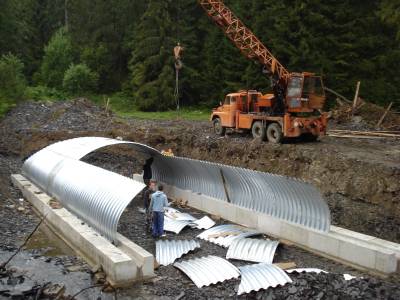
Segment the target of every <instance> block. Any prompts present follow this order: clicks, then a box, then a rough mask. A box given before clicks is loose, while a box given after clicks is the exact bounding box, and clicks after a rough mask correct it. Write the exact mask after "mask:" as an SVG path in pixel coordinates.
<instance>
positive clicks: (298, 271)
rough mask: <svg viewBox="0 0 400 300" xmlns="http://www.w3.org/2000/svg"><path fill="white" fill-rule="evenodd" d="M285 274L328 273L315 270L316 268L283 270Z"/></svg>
mask: <svg viewBox="0 0 400 300" xmlns="http://www.w3.org/2000/svg"><path fill="white" fill-rule="evenodd" d="M285 271H286V273H317V274H319V273H328V272H326V271H324V270H321V269H317V268H297V269H288V270H285Z"/></svg>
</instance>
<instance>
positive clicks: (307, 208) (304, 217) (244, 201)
mask: <svg viewBox="0 0 400 300" xmlns="http://www.w3.org/2000/svg"><path fill="white" fill-rule="evenodd" d="M155 163H156V164H155V166H156V168H155V172H154V174H155V176H156V178H157V179H158V180H160V181H163V182H165V183H168V184H170V185H174V186H177V187H179V188H181V189H184V190H192V191H193V192H197V193H202V194H205V195H207V196H210V197H214V198H217V199H220V200H223V201H226V195H225V191H224V187H223V184H222V178H221V170H222V172H223V175H224V177H225V182H226V187H227V190H228V194H229V197H230V200H231V203H232V204H235V205H238V206H241V207H245V208H248V209H251V210H254V211H257V212H260V213H265V214H268V215H271V216H274V217H276V218H280V219H283V220H286V221H288V222H292V223H296V224H300V225H303V226H306V227H311V228H313V229H317V230H320V231H328V230H329V226H330V214H329V208H328V206H327V204H326V203H325V202H324V200H323V199H322V197H321V194H320V193H319V191H318V190H317V189H316V188H315V187H314V186H312V185H310V184H308V183H305V182H302V181H299V180H296V179H293V178H288V177H284V176H279V175H273V174H269V173H263V172H257V171H252V170H248V169H243V168H238V167H231V166H226V165H221V164H216V163H210V162H205V161H198V160H192V159H188V158H182V157H166V156H163V157H160V158H159V159H157V160H155ZM166 170H168V171H166Z"/></svg>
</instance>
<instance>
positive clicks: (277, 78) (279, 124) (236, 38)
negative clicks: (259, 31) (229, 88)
mask: <svg viewBox="0 0 400 300" xmlns="http://www.w3.org/2000/svg"><path fill="white" fill-rule="evenodd" d="M198 2H199V4H200V6H201V7H202V8H203V9H204V10H205V12H206V13H207V15H208V16H209V17H210V18H211V19H212V20H214V21H215V23H216V24H217V26H219V27H220V28H221V29H222V31H223V32H224V33H225V35H226V36H227V37H228V38H229V39H230V40H231V41H232V43H233V44H234V45H235V46H236V47H237V48H238V49H239V50H240V52H241V53H242V54H243V55H245V56H246V57H247V58H249V59H251V60H254V61H257V62H258V63H260V64H261V65H262V66H263V72H264V73H266V74H268V76H269V77H270V78H271V79H272V87H273V91H274V94H266V95H262V94H261V93H260V92H257V91H239V92H237V93H232V94H228V95H227V96H226V98H225V102H224V104H223V105H221V106H220V107H218V108H216V109H214V110H213V112H212V115H211V120H212V121H213V125H214V130H215V132H216V133H217V134H221V135H223V134H225V129H226V128H234V129H242V130H243V129H245V130H251V131H252V134H253V136H254V137H255V138H258V139H262V140H265V139H268V140H269V141H270V142H275V143H278V142H281V141H282V139H283V138H284V137H299V136H307V138H308V139H311V140H315V139H317V138H318V137H319V136H320V135H324V134H325V133H326V124H327V117H326V114H325V113H321V109H322V108H323V106H324V103H325V93H324V87H323V83H322V78H321V77H320V76H316V75H315V74H313V73H309V72H301V73H290V72H289V71H288V70H287V69H286V68H285V67H284V66H283V65H282V64H281V63H280V62H279V61H278V60H277V59H276V58H275V57H274V56H273V55H272V53H271V52H270V51H269V50H268V49H267V47H265V45H264V44H263V43H262V42H261V41H260V40H259V39H258V38H257V37H256V36H255V35H254V34H253V33H252V32H251V30H250V29H248V28H247V27H246V26H245V25H244V24H243V23H242V21H241V20H240V19H239V18H237V17H236V16H235V15H234V14H233V12H232V11H231V10H230V9H229V8H228V7H227V6H226V5H225V4H224V3H223V1H221V0H198Z"/></svg>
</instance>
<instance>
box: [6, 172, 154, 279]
mask: <svg viewBox="0 0 400 300" xmlns="http://www.w3.org/2000/svg"><path fill="white" fill-rule="evenodd" d="M11 180H12V182H13V184H14V185H15V186H16V187H18V188H19V189H20V190H21V192H22V194H23V196H24V198H25V199H27V200H28V201H29V202H30V203H31V204H32V206H33V207H34V209H35V210H36V212H37V213H38V214H39V215H40V216H41V217H46V219H45V223H46V224H47V225H48V226H49V228H50V229H51V230H52V231H53V232H54V233H55V234H56V235H57V236H59V237H60V238H61V239H62V240H63V241H64V242H65V243H66V244H68V245H69V246H70V247H71V248H72V249H74V251H75V252H76V253H77V254H79V255H80V256H82V257H83V258H84V259H85V260H86V261H87V262H88V264H89V265H91V266H96V265H100V266H102V268H103V270H104V272H105V273H106V274H107V280H108V281H109V282H110V283H111V284H112V285H114V286H126V285H129V284H131V283H133V282H135V281H140V280H143V279H146V278H151V277H153V276H154V256H153V255H152V254H151V253H149V252H147V251H146V250H144V249H143V248H141V247H139V246H138V245H136V244H135V243H133V242H132V241H130V240H129V239H127V238H126V237H124V236H123V235H121V234H119V235H118V240H119V245H118V247H116V246H115V245H113V244H112V243H111V242H109V241H108V240H107V239H105V238H104V237H102V236H101V235H99V234H98V233H97V232H96V231H95V230H93V229H92V228H91V227H89V226H88V225H87V224H85V223H84V222H83V221H81V220H80V219H78V218H77V217H76V216H75V215H73V214H71V213H70V212H69V211H68V210H66V209H65V208H59V209H53V208H51V206H50V205H49V202H50V200H51V197H49V196H48V195H47V194H45V193H43V192H42V191H41V190H40V189H39V188H37V187H36V186H35V185H34V184H32V183H31V182H30V181H28V180H27V179H26V178H25V177H23V176H22V175H19V174H17V175H12V176H11Z"/></svg>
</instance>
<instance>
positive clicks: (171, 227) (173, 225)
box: [164, 216, 190, 234]
mask: <svg viewBox="0 0 400 300" xmlns="http://www.w3.org/2000/svg"><path fill="white" fill-rule="evenodd" d="M189 225H190V221H179V220H174V219H171V218H170V217H168V216H164V230H165V231H169V232H174V233H176V234H178V233H180V232H181V231H182V229H183V228H185V227H186V226H189Z"/></svg>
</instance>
